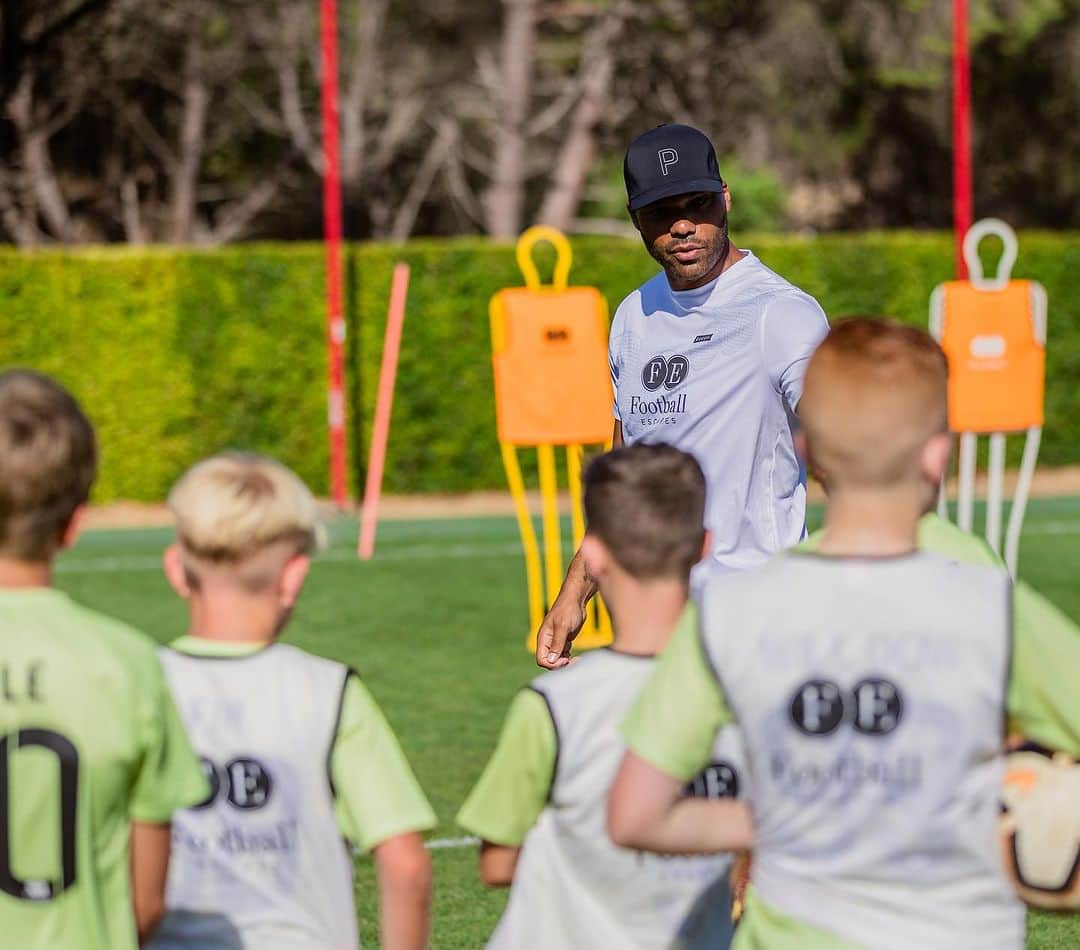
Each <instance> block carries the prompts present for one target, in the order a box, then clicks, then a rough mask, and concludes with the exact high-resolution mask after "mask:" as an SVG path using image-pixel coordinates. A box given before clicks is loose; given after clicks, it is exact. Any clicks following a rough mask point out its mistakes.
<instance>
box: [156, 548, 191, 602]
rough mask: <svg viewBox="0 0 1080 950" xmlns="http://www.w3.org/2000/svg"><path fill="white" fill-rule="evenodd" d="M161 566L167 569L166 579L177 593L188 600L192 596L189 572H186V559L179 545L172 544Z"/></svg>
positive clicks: (167, 549) (163, 556)
mask: <svg viewBox="0 0 1080 950" xmlns="http://www.w3.org/2000/svg"><path fill="white" fill-rule="evenodd" d="M161 566H162V567H163V568H164V569H165V579H166V580H167V581H168V582H169V586H170V587H171V588H172V589H173V590H174V591H176V593H177V594H178V595H179V596H180V597H182V598H184V600H187V599H188V598H189V597H190V596H191V585H190V584H188V578H187V571H186V570H184V557H183V555H182V554H181V553H180V545H179V544H170V545H169V546H168V547H167V548H166V549H165V553H164V554H162V556H161Z"/></svg>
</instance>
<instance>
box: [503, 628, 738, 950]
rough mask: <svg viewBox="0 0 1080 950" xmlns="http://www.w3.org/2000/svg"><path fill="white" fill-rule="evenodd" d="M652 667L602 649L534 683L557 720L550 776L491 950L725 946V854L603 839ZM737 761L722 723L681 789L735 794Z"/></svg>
mask: <svg viewBox="0 0 1080 950" xmlns="http://www.w3.org/2000/svg"><path fill="white" fill-rule="evenodd" d="M653 668H654V660H653V659H652V658H651V657H643V656H636V655H632V654H626V653H619V652H616V651H615V650H612V649H601V650H594V651H592V652H590V653H588V654H586V655H585V656H582V657H580V658H579V659H578V661H577V662H576V663H574V664H573V665H572V666H569V667H566V668H565V669H562V670H556V671H553V672H551V673H546V674H544V675H542V676H540V677H538V678H537V679H536V680H534V681H533V686H532V688H533V689H535V690H536V691H537V692H538V693H539V694H540V695H541V696H543V698H544V699H545V701H546V702H547V706H548V710H549V711H550V713H551V718H552V722H553V723H554V725H555V733H556V737H557V744H558V752H557V759H556V764H555V773H554V777H553V780H552V787H551V793H550V797H549V803H548V806H547V807H546V808H545V809H544V810H543V812H541V814H540V817H539V819H538V820H537V822H536V824H535V825H534V826H533V828H532V829H531V830H530V831H529V834H528V836H527V837H526V838H525V842H524V844H523V846H522V852H521V856H520V857H519V859H518V865H517V869H516V871H515V872H514V884H513V887H512V888H511V890H510V899H509V902H508V904H507V907H506V911H505V912H504V914H503V916H502V919H501V920H500V921H499V925H498V927H497V928H496V930H495V933H494V934H493V935H492V937H491V941H490V942H489V944H488V946H489V947H490V948H496V950H526V948H530V947H536V948H544V950H572V948H574V950H576V948H592V947H596V948H600V947H603V948H608V947H612V948H614V947H618V948H625V950H633V948H640V950H659V948H668V947H672V948H674V947H679V948H701V950H704V948H706V947H708V948H714V950H715V948H723V947H726V946H727V945H728V943H729V941H730V938H731V930H732V925H731V899H730V894H729V891H728V882H727V871H728V869H729V867H730V863H731V858H730V856H728V855H709V856H703V857H666V856H660V855H654V854H646V853H644V852H640V851H633V850H628V849H625V848H619V847H616V846H615V845H614V844H612V843H611V840H610V839H609V838H608V835H607V828H606V810H607V794H608V790H609V789H610V787H611V783H612V782H613V781H614V778H615V773H616V772H617V771H618V768H619V764H620V763H621V762H622V758H623V755H624V753H625V752H626V745H625V743H624V742H623V740H622V736H621V735H620V734H619V724H620V723H621V722H622V719H623V717H624V715H625V714H626V712H627V710H628V709H629V707H630V705H631V703H632V702H633V700H634V698H635V697H636V696H637V694H638V692H639V691H640V690H641V687H642V686H644V684H645V681H646V680H647V679H648V677H649V674H650V673H651V672H652V670H653ZM742 763H743V753H742V745H741V740H740V738H739V733H738V730H737V729H735V728H734V727H732V728H730V729H727V730H724V731H723V732H722V733H721V735H720V736H719V738H718V739H717V743H716V747H715V752H714V756H713V762H712V764H711V765H710V767H709V768H708V769H706V770H705V772H703V773H702V775H701V776H699V777H698V778H697V779H695V781H694V782H693V783H691V785H690V786H688V792H689V793H690V794H698V795H710V796H711V797H720V796H723V795H730V794H735V793H737V792H738V793H741V792H742V791H743V790H742V789H740V788H739V783H740V782H742V781H743V778H744V771H745V770H744V769H743V764H742Z"/></svg>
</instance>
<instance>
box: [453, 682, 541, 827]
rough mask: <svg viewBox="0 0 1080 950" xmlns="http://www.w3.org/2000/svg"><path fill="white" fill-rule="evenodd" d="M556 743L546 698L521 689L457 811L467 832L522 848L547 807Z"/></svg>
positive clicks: (458, 818) (458, 817) (459, 819)
mask: <svg viewBox="0 0 1080 950" xmlns="http://www.w3.org/2000/svg"><path fill="white" fill-rule="evenodd" d="M557 749H558V742H557V740H556V737H555V725H554V723H552V721H551V714H550V713H549V712H548V708H547V703H545V702H544V697H543V696H541V695H540V694H539V693H538V692H536V691H535V690H533V689H528V688H526V689H523V690H521V692H519V693H518V694H517V695H516V696H515V697H514V699H513V701H512V702H511V703H510V709H509V710H508V711H507V713H506V719H505V720H504V722H503V727H502V732H501V733H500V734H499V742H498V744H497V745H496V747H495V751H494V752H493V753H492V756H491V758H490V759H489V760H488V763H487V766H486V767H485V768H484V771H483V773H482V774H481V776H480V779H479V781H478V782H477V783H476V786H475V787H474V788H473V790H472V792H470V793H469V797H468V798H467V799H466V801H465V804H464V805H462V806H461V811H459V812H458V816H457V822H458V824H459V825H461V827H462V828H464V829H465V830H466V831H470V832H472V834H474V835H477V836H479V837H481V838H483V839H484V840H485V841H490V842H492V843H493V844H500V845H505V846H507V847H515V848H516V847H519V846H520V845H521V844H522V842H523V841H524V840H525V836H526V835H527V834H528V833H529V829H530V828H532V826H533V825H535V824H536V820H537V818H539V817H540V812H542V811H543V810H544V806H545V805H547V798H548V792H549V791H550V789H551V779H552V775H553V774H554V772H555V758H556V755H557Z"/></svg>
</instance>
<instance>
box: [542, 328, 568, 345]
mask: <svg viewBox="0 0 1080 950" xmlns="http://www.w3.org/2000/svg"><path fill="white" fill-rule="evenodd" d="M544 339H545V340H547V342H548V343H568V342H569V341H570V330H569V328H568V327H548V328H547V329H546V330H545V331H544Z"/></svg>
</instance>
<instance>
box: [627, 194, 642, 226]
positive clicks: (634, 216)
mask: <svg viewBox="0 0 1080 950" xmlns="http://www.w3.org/2000/svg"><path fill="white" fill-rule="evenodd" d="M626 213H627V214H628V215H630V220H631V221H632V222H633V223H634V227H635V228H637V229H638V230H639V231H640V230H641V225H640V224H639V223H638V216H637V212H636V211H631V210H630V202H629V201H628V202H626Z"/></svg>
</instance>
